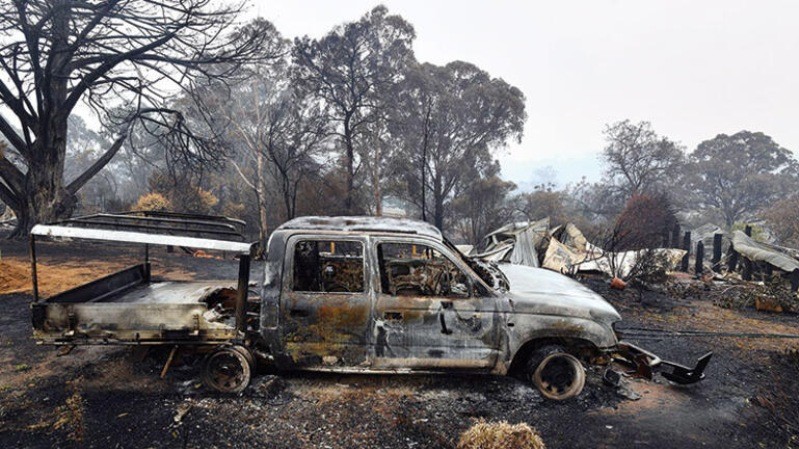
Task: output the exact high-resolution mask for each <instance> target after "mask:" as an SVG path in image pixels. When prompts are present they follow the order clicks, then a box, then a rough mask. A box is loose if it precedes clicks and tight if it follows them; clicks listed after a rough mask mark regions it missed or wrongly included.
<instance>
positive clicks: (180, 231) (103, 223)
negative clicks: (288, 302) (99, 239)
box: [56, 220, 244, 240]
mask: <svg viewBox="0 0 799 449" xmlns="http://www.w3.org/2000/svg"><path fill="white" fill-rule="evenodd" d="M56 224H58V225H61V226H70V225H77V224H80V225H85V226H81V227H93V228H103V229H105V228H110V229H113V230H126V229H132V230H139V231H158V233H164V234H170V233H175V234H177V235H186V234H192V235H193V236H195V237H197V236H200V238H203V236H205V237H208V236H217V237H237V238H238V239H239V240H243V239H244V237H243V236H242V235H241V234H240V233H239V232H238V231H236V230H209V229H190V228H189V227H180V228H176V227H171V226H166V225H158V224H149V223H147V224H145V223H136V222H131V223H122V222H117V221H114V220H87V221H73V220H67V221H63V222H59V223H56Z"/></svg>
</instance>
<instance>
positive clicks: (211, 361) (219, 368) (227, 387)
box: [202, 346, 252, 393]
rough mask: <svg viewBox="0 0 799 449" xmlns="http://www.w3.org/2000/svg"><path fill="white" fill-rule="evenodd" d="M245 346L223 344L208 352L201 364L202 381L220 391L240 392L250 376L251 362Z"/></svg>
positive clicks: (247, 383)
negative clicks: (223, 345)
mask: <svg viewBox="0 0 799 449" xmlns="http://www.w3.org/2000/svg"><path fill="white" fill-rule="evenodd" d="M242 350H243V351H247V349H245V348H241V349H239V348H237V347H235V346H225V347H222V348H219V349H217V350H215V351H214V352H212V353H210V354H208V356H207V357H206V359H205V364H204V366H203V375H202V380H203V383H204V384H205V385H206V386H208V387H209V388H213V389H214V390H217V391H219V392H221V393H241V392H242V391H244V389H245V388H247V385H249V383H250V377H251V376H252V364H251V362H250V360H248V358H247V357H246V356H245V353H244V352H243V351H242Z"/></svg>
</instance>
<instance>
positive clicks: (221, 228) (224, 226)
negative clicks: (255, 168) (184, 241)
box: [51, 214, 244, 241]
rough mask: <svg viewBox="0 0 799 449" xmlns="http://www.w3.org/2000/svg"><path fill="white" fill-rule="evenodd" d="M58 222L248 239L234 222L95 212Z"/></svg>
mask: <svg viewBox="0 0 799 449" xmlns="http://www.w3.org/2000/svg"><path fill="white" fill-rule="evenodd" d="M51 224H54V225H60V226H68V227H82V228H97V229H108V228H110V229H117V230H122V229H136V230H140V231H142V232H145V231H156V232H159V233H164V234H171V233H175V234H177V235H185V234H188V233H190V234H197V235H201V236H206V237H236V238H237V239H238V240H242V241H243V240H244V235H243V230H242V229H241V228H240V227H239V226H238V225H237V224H236V223H230V222H217V221H203V220H196V219H193V218H191V217H187V218H180V219H176V218H158V217H148V216H136V215H120V214H94V215H86V216H82V217H75V218H69V219H66V220H60V221H56V222H54V223H51Z"/></svg>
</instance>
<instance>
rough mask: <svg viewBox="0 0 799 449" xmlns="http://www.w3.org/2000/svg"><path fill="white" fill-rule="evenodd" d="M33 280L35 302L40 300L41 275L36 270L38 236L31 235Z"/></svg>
mask: <svg viewBox="0 0 799 449" xmlns="http://www.w3.org/2000/svg"><path fill="white" fill-rule="evenodd" d="M30 253H31V282H32V283H33V302H39V277H38V274H37V271H36V236H34V235H31V236H30Z"/></svg>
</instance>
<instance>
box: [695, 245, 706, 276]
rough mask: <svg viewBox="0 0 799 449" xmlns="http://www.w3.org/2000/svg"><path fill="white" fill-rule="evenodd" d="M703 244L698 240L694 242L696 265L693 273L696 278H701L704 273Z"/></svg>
mask: <svg viewBox="0 0 799 449" xmlns="http://www.w3.org/2000/svg"><path fill="white" fill-rule="evenodd" d="M704 264H705V244H704V243H703V242H702V241H701V240H700V241H698V242H696V263H695V264H694V272H695V273H696V275H697V276H701V275H702V272H704V271H705V267H704Z"/></svg>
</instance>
